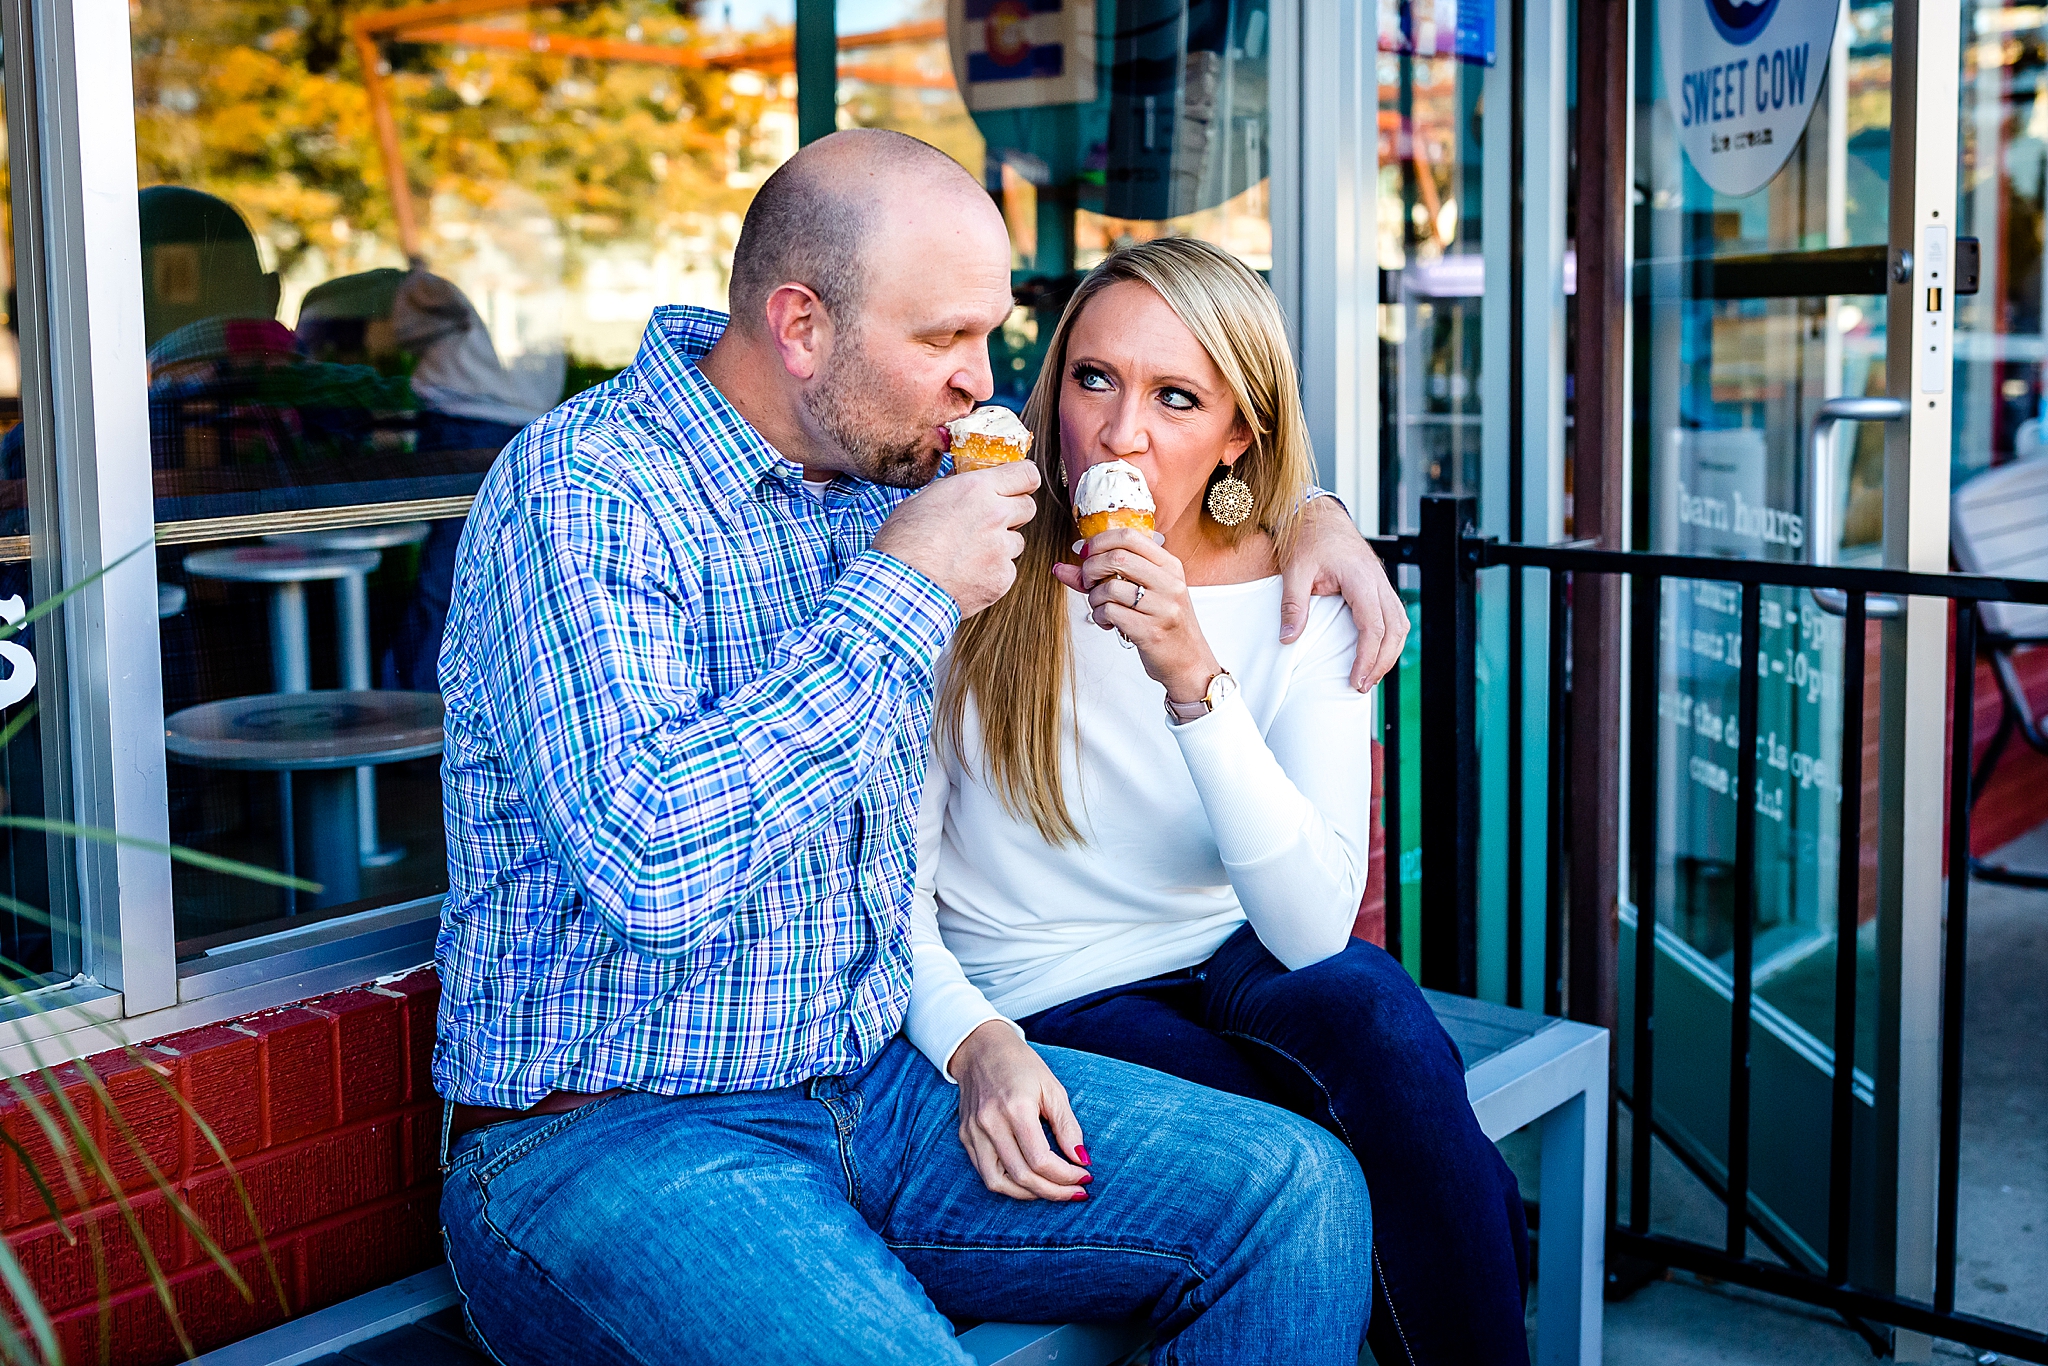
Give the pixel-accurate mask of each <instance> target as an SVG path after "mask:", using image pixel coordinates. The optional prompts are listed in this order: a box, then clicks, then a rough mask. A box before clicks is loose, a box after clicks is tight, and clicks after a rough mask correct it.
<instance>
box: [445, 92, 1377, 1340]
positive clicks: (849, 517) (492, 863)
mask: <svg viewBox="0 0 2048 1366" xmlns="http://www.w3.org/2000/svg"><path fill="white" fill-rule="evenodd" d="M731 301H732V316H731V317H730V319H728V318H727V317H726V316H725V315H723V314H718V313H714V312H710V311H707V310H703V309H694V308H680V307H665V308H661V309H659V310H657V311H656V313H655V315H654V318H653V320H652V322H651V323H650V325H649V327H648V330H647V334H646V338H645V340H644V342H643V343H642V346H641V349H640V353H639V356H638V358H637V359H636V360H635V361H634V363H633V365H632V366H631V367H630V368H629V369H628V370H626V371H625V372H624V373H623V374H621V375H620V376H619V377H618V378H617V379H615V380H612V381H611V382H609V383H607V384H604V385H602V386H599V387H598V388H596V389H593V390H590V391H588V392H586V393H584V394H581V395H579V396H578V397H576V398H574V399H572V400H570V401H569V402H567V403H565V404H563V405H562V406H561V407H559V408H557V409H555V410H554V411H553V412H552V413H550V414H549V415H548V416H547V417H545V418H543V419H542V420H541V421H539V422H537V423H535V424H534V425H533V426H531V427H529V428H527V429H526V431H525V432H523V433H522V434H521V435H520V436H519V437H518V438H517V439H516V440H515V441H513V443H512V444H511V446H510V447H508V448H507V450H506V451H505V453H504V454H503V456H501V457H500V458H499V460H498V462H497V465H496V466H495V467H494V468H493V469H492V471H491V472H490V474H489V475H487V476H486V477H485V480H484V485H483V488H482V490H481V491H480V493H479V495H478V498H477V502H476V505H475V507H474V509H473V510H472V512H471V514H470V519H469V525H468V528H467V529H466V530H465V532H464V534H463V538H462V545H461V549H460V552H459V554H458V557H457V562H456V575H455V596H454V603H453V606H452V607H451V609H450V612H449V618H448V631H447V635H446V639H445V640H444V642H443V644H442V652H441V683H442V688H443V692H444V696H445V698H446V703H447V723H446V737H447V739H446V751H445V760H444V767H443V790H444V807H445V812H446V826H447V831H448V861H449V882H450V891H449V895H448V897H447V899H446V901H445V902H444V904H443V908H442V925H441V934H440V939H439V942H438V944H437V949H436V955H435V957H436V962H437V963H438V965H439V968H440V973H441V981H442V997H441V1008H440V1018H439V1034H438V1039H437V1042H436V1046H435V1052H434V1079H435V1082H436V1085H437V1087H438V1088H439V1090H440V1092H441V1094H442V1095H443V1096H444V1097H445V1098H446V1099H447V1100H448V1102H449V1105H448V1108H447V1111H446V1118H445V1120H444V1126H443V1136H444V1138H443V1165H444V1170H445V1172H446V1180H445V1183H444V1185H443V1193H442V1203H441V1215H442V1220H443V1225H444V1228H445V1230H446V1235H447V1242H448V1248H449V1262H450V1266H451V1268H452V1269H453V1272H454V1274H455V1278H456V1280H457V1283H458V1284H459V1285H460V1287H461V1291H462V1293H463V1296H464V1299H465V1304H466V1309H467V1312H468V1315H469V1319H470V1323H471V1325H472V1327H473V1328H474V1330H475V1331H476V1333H477V1335H478V1336H479V1337H480V1338H481V1340H482V1341H483V1342H484V1343H485V1344H486V1345H487V1346H488V1348H489V1350H490V1352H491V1354H492V1355H493V1357H494V1358H495V1359H497V1360H500V1361H503V1362H506V1363H509V1364H510V1366H519V1364H520V1363H528V1362H551V1363H553V1362H613V1361H618V1362H636V1361H665V1362H669V1361H684V1362H721V1363H722V1362H728V1361H739V1360H765V1361H785V1360H786V1361H797V1360H806V1361H829V1362H835V1363H857V1362H877V1363H880V1362H917V1363H924V1362H931V1363H938V1362H951V1363H963V1362H966V1361H968V1360H969V1358H968V1356H967V1354H966V1353H965V1352H964V1351H963V1350H962V1349H961V1348H960V1347H959V1345H958V1344H957V1343H956V1342H955V1341H954V1330H953V1326H952V1324H951V1323H950V1322H949V1321H948V1318H947V1316H948V1315H951V1316H955V1317H974V1318H991V1317H1003V1318H1012V1319H1017V1318H1022V1319H1028V1320H1041V1321H1047V1320H1050V1321H1065V1320H1070V1319H1118V1318H1123V1317H1126V1316H1129V1315H1133V1314H1135V1315H1140V1316H1143V1317H1144V1318H1145V1319H1146V1320H1147V1321H1148V1322H1149V1324H1150V1326H1151V1329H1152V1330H1153V1332H1154V1333H1155V1334H1156V1335H1157V1340H1158V1346H1157V1347H1156V1349H1155V1352H1154V1359H1155V1360H1156V1361H1158V1362H1162V1363H1164V1362H1169V1361H1172V1362H1183V1363H1194V1362H1239V1361H1244V1360H1247V1359H1251V1358H1260V1359H1272V1360H1276V1361H1286V1362H1291V1363H1328V1364H1329V1366H1339V1363H1343V1366H1349V1364H1350V1363H1351V1362H1354V1361H1355V1360H1356V1358H1357V1353H1358V1347H1359V1340H1360V1335H1361V1333H1362V1330H1363V1328H1364V1321H1365V1316H1366V1311H1367V1306H1368V1304H1369V1300H1370V1294H1369V1290H1368V1281H1367V1275H1366V1263H1367V1258H1368V1256H1369V1248H1368V1234H1369V1222H1370V1220H1369V1212H1368V1208H1367V1203H1366V1195H1365V1185H1364V1181H1363V1180H1362V1178H1361V1177H1360V1175H1359V1171H1358V1166H1357V1163H1356V1162H1354V1161H1353V1160H1352V1158H1351V1157H1350V1155H1349V1154H1348V1153H1346V1152H1345V1151H1344V1149H1343V1147H1342V1146H1341V1145H1340V1144H1339V1143H1338V1142H1337V1140H1335V1139H1334V1138H1332V1137H1331V1136H1330V1135H1329V1134H1328V1133H1326V1132H1325V1131H1324V1130H1322V1129H1320V1128H1318V1127H1317V1126H1316V1125H1314V1124H1312V1123H1310V1122H1309V1121H1307V1120H1305V1119H1302V1118H1301V1117H1299V1116H1297V1115H1293V1114H1289V1113H1287V1112H1286V1111H1284V1110H1282V1109H1279V1108H1277V1107H1273V1106H1269V1105H1265V1104H1263V1103H1260V1102H1257V1101H1253V1100H1248V1099H1244V1098H1241V1097H1237V1096H1231V1095H1225V1094H1222V1093H1220V1092H1214V1091H1208V1090H1204V1089H1202V1088H1200V1087H1196V1086H1193V1085H1191V1084H1189V1083H1187V1082H1184V1081H1181V1080H1178V1079H1175V1078H1172V1077H1168V1076H1165V1075H1162V1074H1160V1073H1157V1072H1153V1071H1149V1070H1147V1069H1144V1068H1139V1067H1133V1066H1131V1065H1130V1064H1128V1063H1124V1062H1120V1061H1116V1060H1113V1059H1109V1058H1103V1057H1097V1056H1092V1055H1089V1054H1085V1053H1075V1052H1063V1051H1057V1050H1047V1053H1046V1054H1045V1058H1046V1060H1047V1062H1048V1065H1049V1066H1050V1067H1051V1068H1052V1069H1053V1070H1054V1071H1055V1072H1056V1073H1058V1074H1059V1075H1060V1076H1061V1077H1062V1079H1063V1081H1064V1084H1065V1086H1066V1088H1067V1091H1068V1094H1069V1096H1070V1097H1071V1102H1072V1105H1071V1108H1072V1111H1073V1113H1074V1115H1075V1116H1076V1117H1077V1123H1082V1124H1086V1126H1087V1133H1086V1138H1085V1141H1084V1139H1083V1136H1082V1132H1081V1130H1080V1129H1079V1128H1078V1127H1076V1126H1067V1127H1065V1128H1063V1129H1061V1130H1059V1131H1056V1132H1055V1134H1054V1136H1053V1140H1052V1141H1051V1142H1048V1141H1046V1140H1045V1138H1044V1137H1043V1135H1042V1134H1041V1135H1038V1141H1037V1142H1036V1144H1035V1145H1032V1146H1031V1147H1030V1148H1029V1149H1028V1150H1027V1151H1024V1152H1021V1153H1020V1154H1019V1157H1018V1166H1017V1169H1016V1170H1015V1171H1014V1172H1012V1176H1013V1177H1014V1178H1015V1179H1017V1180H1018V1181H1021V1182H1026V1183H1029V1184H1028V1187H1027V1188H1026V1189H1027V1193H1028V1194H1031V1195H1034V1196H1040V1197H1043V1198H1034V1199H1026V1200H1013V1199H1010V1198H1006V1196H1005V1195H1003V1194H998V1193H996V1192H994V1191H991V1190H990V1189H988V1187H987V1186H986V1185H985V1184H984V1182H983V1180H982V1179H981V1177H980V1176H978V1175H977V1173H976V1170H975V1168H974V1167H973V1166H972V1165H971V1164H970V1163H969V1161H968V1159H967V1155H966V1154H965V1153H964V1152H963V1151H962V1150H961V1148H960V1146H959V1144H958V1143H957V1142H956V1141H955V1138H954V1135H955V1133H956V1131H957V1129H958V1126H959V1123H960V1116H959V1097H958V1094H957V1092H956V1091H955V1089H954V1087H953V1086H952V1085H951V1084H950V1083H949V1082H948V1081H947V1079H946V1078H945V1077H944V1076H943V1075H942V1074H941V1073H940V1071H939V1069H938V1068H936V1067H934V1066H932V1065H931V1063H930V1062H928V1061H927V1060H926V1059H925V1058H924V1057H923V1056H922V1055H921V1054H920V1053H919V1052H918V1051H917V1050H916V1049H915V1048H914V1047H913V1046H912V1045H911V1044H910V1043H909V1042H908V1041H907V1040H905V1039H903V1038H902V1037H901V1035H900V1033H899V1030H900V1027H901V1025H902V1021H903V1015H904V1008H905V1005H906V1003H907V1001H908V998H909V995H910V984H911V945H910V939H909V935H908V925H909V918H910V908H911V896H912V890H913V874H914V860H915V843H916V840H915V836H916V820H917V799H918V794H919V792H920V791H921V790H922V788H923V783H924V771H925V755H926V749H927V745H928V743H929V723H930V717H931V714H932V703H933V688H934V673H933V670H934V667H935V665H936V662H937V660H938V657H939V655H940V654H941V652H942V651H943V650H944V649H945V647H946V645H947V643H948V642H949V641H950V640H951V639H952V637H953V635H954V632H955V630H956V628H957V626H958V624H959V622H960V621H961V619H962V618H971V617H972V616H973V615H974V614H975V613H977V612H979V611H981V610H982V609H984V608H986V607H987V606H988V605H989V604H990V603H991V602H993V601H995V600H997V599H998V598H1000V597H1001V596H1002V594H1003V593H1004V592H1005V591H1006V590H1007V589H1008V588H1009V587H1010V585H1011V583H1012V580H1013V578H1014V576H1015V567H1014V564H1013V559H1014V557H1015V556H1016V554H1017V553H1018V552H1019V550H1020V549H1021V548H1022V544H1023V543H1022V540H1021V538H1020V537H1019V536H1018V535H1017V533H1016V531H1015V528H1016V527H1019V526H1022V525H1025V524H1026V523H1028V522H1029V521H1030V520H1031V518H1032V516H1033V508H1032V495H1033V494H1034V492H1036V490H1037V485H1038V476H1037V471H1036V469H1035V468H1034V467H1032V466H1030V465H1029V464H1013V465H1007V466H1002V467H999V468H994V469H987V470H981V471H977V472H974V473H969V474H962V475H957V476H954V477H950V478H946V479H942V480H938V481H937V482H935V483H934V482H931V481H932V480H933V477H934V475H936V474H937V473H938V471H939V470H940V468H941V467H942V465H943V461H944V445H943V441H944V424H945V423H947V422H948V421H950V420H952V419H956V418H958V417H961V416H963V415H964V414H965V413H966V412H967V411H968V410H969V409H970V408H971V407H972V406H973V405H974V403H975V401H976V400H977V399H979V398H982V397H985V396H986V395H987V394H989V392H990V391H991V389H992V387H993V385H992V380H991V375H990V368H989V359H988V337H989V334H990V332H991V331H992V330H993V329H994V328H996V327H997V326H999V325H1000V324H1001V323H1002V321H1003V320H1004V318H1005V317H1006V316H1007V315H1008V313H1009V310H1010V307H1011V301H1010V283H1009V241H1008V235H1007V233H1006V231H1005V229H1004V225H1003V220H1002V217H1001V215H1000V214H999V213H998V212H997V211H996V209H995V207H994V206H993V204H991V202H990V201H989V199H988V196H987V194H986V193H985V192H984V191H983V190H982V189H981V187H980V186H979V185H978V184H977V183H976V181H975V180H974V179H973V177H971V176H969V175H968V174H967V173H966V172H965V171H964V170H963V169H961V167H960V166H959V165H958V164H957V163H955V162H953V161H951V160H950V159H948V158H947V157H945V156H944V155H943V154H942V153H939V152H937V151H936V150H934V149H932V148H930V147H927V146H926V145H924V144H923V143H920V142H917V141H915V140H914V139H911V138H907V137H904V136H903V135H901V134H897V133H890V132H884V131H880V130H856V131H848V132H841V133H837V134H834V135H832V136H830V137H827V138H823V139H820V140H818V141H816V142H814V143H812V144H810V145H809V146H808V147H806V148H805V149H804V150H802V151H800V152H798V153H797V154H796V156H795V157H793V158H792V159H791V160H790V161H789V162H788V163H786V164H785V165H784V166H782V167H781V168H780V169H779V170H777V171H776V172H775V174H774V175H773V176H771V177H770V178H769V179H768V180H767V182H766V183H765V184H764V185H763V186H762V188H761V190H760V191H759V193H758V194H757V196H756V197H755V199H754V201H753V204H752V205H751V206H750V208H749V209H748V212H747V216H746V220H745V223H744V225H743V227H742V230H741V233H740V238H739V242H738V244H737V247H736V249H735V253H734V259H733V272H732V285H731ZM1295 558H1296V560H1299V561H1302V562H1303V563H1301V564H1300V565H1299V566H1298V567H1299V570H1300V572H1301V574H1302V580H1301V582H1302V585H1303V588H1304V590H1305V589H1306V587H1307V585H1308V584H1309V583H1310V582H1312V581H1313V580H1314V579H1315V578H1316V577H1317V575H1318V573H1319V572H1325V571H1327V572H1328V573H1330V574H1331V575H1332V576H1333V577H1349V578H1351V579H1352V581H1354V582H1355V583H1357V584H1359V585H1361V586H1363V585H1377V584H1383V583H1384V575H1383V574H1381V572H1380V570H1379V568H1378V564H1377V561H1375V560H1373V559H1372V558H1371V556H1370V550H1369V548H1368V547H1366V546H1365V545H1364V543H1363V542H1362V541H1361V540H1360V539H1359V538H1358V537H1357V535H1356V533H1355V532H1354V531H1352V530H1351V529H1350V525H1349V522H1348V519H1346V518H1345V516H1344V514H1343V512H1342V510H1341V509H1338V508H1334V507H1328V506H1327V505H1326V506H1325V507H1323V508H1319V509H1316V510H1314V511H1313V512H1312V514H1311V519H1310V522H1309V525H1308V526H1306V527H1305V528H1304V530H1303V532H1302V534H1301V535H1300V536H1299V538H1298V542H1297V547H1296V552H1295ZM1376 591H1377V590H1376V589H1374V590H1373V592H1363V591H1362V592H1361V597H1362V598H1363V603H1362V607H1363V610H1366V611H1368V612H1371V611H1373V610H1376V607H1377V603H1378V598H1377V597H1376V596H1375V594H1376ZM1305 597H1306V592H1305V591H1304V598H1305ZM1388 634H1389V636H1390V639H1391V643H1392V644H1393V645H1395V646H1396V647H1398V643H1399V641H1398V634H1399V633H1398V632H1390V633H1388ZM1374 658H1376V655H1369V656H1368V658H1367V660H1366V661H1365V663H1364V667H1366V668H1368V669H1369V668H1371V667H1373V665H1374ZM678 1287H687V1292H686V1293H680V1294H679V1293H677V1288H678Z"/></svg>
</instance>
